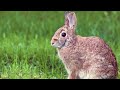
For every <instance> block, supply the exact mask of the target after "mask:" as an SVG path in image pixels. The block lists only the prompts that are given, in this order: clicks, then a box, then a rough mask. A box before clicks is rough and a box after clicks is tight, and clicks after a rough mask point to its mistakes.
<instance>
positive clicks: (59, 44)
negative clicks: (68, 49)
mask: <svg viewBox="0 0 120 90" xmlns="http://www.w3.org/2000/svg"><path fill="white" fill-rule="evenodd" d="M65 44H66V40H65V41H64V43H61V42H56V43H54V44H52V46H53V47H55V48H62V47H64V46H65Z"/></svg>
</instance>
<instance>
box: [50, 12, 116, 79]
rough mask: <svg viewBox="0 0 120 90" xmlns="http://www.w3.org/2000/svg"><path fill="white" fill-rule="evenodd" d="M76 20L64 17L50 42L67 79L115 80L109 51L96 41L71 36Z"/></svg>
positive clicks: (114, 63) (104, 45)
mask: <svg viewBox="0 0 120 90" xmlns="http://www.w3.org/2000/svg"><path fill="white" fill-rule="evenodd" d="M76 25H77V18H76V15H75V13H74V12H66V13H65V24H64V26H62V27H61V28H59V29H58V30H57V31H56V32H55V34H54V36H53V37H52V40H51V45H52V46H54V47H56V48H57V51H58V55H59V57H60V59H61V60H62V62H63V63H64V65H65V68H66V70H67V72H68V74H69V75H68V79H116V78H117V74H118V73H117V72H118V67H117V62H116V58H115V55H114V54H113V52H112V50H111V48H110V47H109V46H108V45H107V44H106V43H105V42H104V41H103V40H102V39H101V38H99V37H82V36H79V35H76V34H75V28H76Z"/></svg>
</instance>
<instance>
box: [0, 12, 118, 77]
mask: <svg viewBox="0 0 120 90" xmlns="http://www.w3.org/2000/svg"><path fill="white" fill-rule="evenodd" d="M76 14H77V18H78V27H77V29H76V32H77V34H79V35H82V36H99V37H101V38H103V39H104V40H105V41H106V42H107V43H108V44H109V45H110V47H111V48H112V50H113V52H114V53H115V55H116V58H117V61H118V65H119V66H120V61H119V60H120V35H119V34H120V30H119V29H120V12H76ZM63 23H64V12H56V11H55V12H50V11H49V12H43V11H42V12H20V11H19V12H2V11H1V12H0V78H10V79H19V78H24V79H32V78H41V79H55V78H58V79H64V78H66V77H67V73H66V70H65V69H64V66H63V64H62V62H61V61H60V60H59V58H58V56H57V54H56V51H55V48H53V47H51V45H50V40H51V37H52V36H53V34H54V32H55V31H56V30H57V29H58V28H59V27H60V26H62V25H63ZM119 68H120V67H119Z"/></svg>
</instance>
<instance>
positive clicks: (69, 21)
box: [65, 11, 77, 29]
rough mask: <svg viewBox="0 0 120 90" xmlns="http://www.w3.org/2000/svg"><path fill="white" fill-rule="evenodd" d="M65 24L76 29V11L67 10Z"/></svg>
mask: <svg viewBox="0 0 120 90" xmlns="http://www.w3.org/2000/svg"><path fill="white" fill-rule="evenodd" d="M65 25H67V26H69V27H70V28H71V29H75V27H76V25H77V18H76V15H75V13H74V12H69V11H67V12H65Z"/></svg>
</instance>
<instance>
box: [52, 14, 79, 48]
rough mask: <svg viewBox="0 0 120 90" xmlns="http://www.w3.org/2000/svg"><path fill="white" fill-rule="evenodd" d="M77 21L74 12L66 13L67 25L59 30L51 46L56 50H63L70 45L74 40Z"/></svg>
mask: <svg viewBox="0 0 120 90" xmlns="http://www.w3.org/2000/svg"><path fill="white" fill-rule="evenodd" d="M76 25H77V19H76V15H75V13H74V12H65V24H64V26H62V27H61V28H59V29H58V30H57V31H56V32H55V34H54V36H53V37H52V40H51V45H52V46H54V47H56V48H62V47H64V46H65V45H68V42H70V41H72V39H74V37H75V36H76V35H75V28H76Z"/></svg>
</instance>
